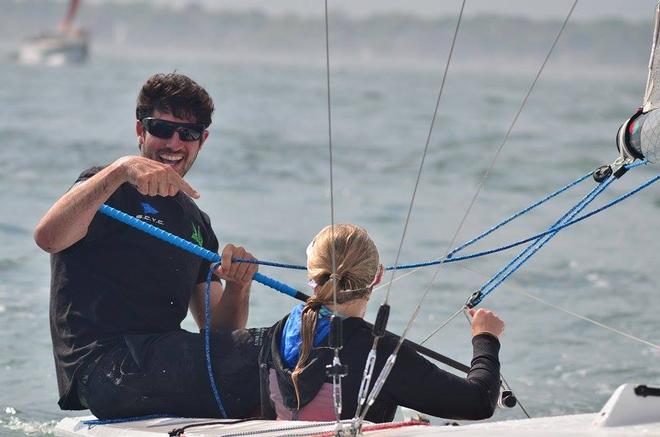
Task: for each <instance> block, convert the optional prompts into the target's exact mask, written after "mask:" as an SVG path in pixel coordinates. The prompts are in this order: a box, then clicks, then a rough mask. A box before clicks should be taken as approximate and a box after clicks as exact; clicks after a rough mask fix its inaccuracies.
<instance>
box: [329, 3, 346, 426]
mask: <svg viewBox="0 0 660 437" xmlns="http://www.w3.org/2000/svg"><path fill="white" fill-rule="evenodd" d="M324 6H325V8H324V17H325V72H326V85H327V86H326V89H327V97H328V98H327V104H328V107H327V110H328V155H329V171H330V241H331V244H330V254H331V260H332V274H331V275H330V278H328V280H329V281H332V302H333V307H332V316H331V318H330V334H329V335H330V346H331V347H332V348H333V350H334V354H333V355H334V356H333V358H332V364H330V365H329V366H327V367H326V371H327V372H328V375H329V376H331V377H332V400H333V407H334V412H335V424H336V426H335V430H336V432H337V433H338V434H339V433H340V431H341V429H342V425H341V413H342V392H341V379H342V378H343V377H344V376H345V375H346V370H345V367H344V366H342V364H341V361H340V359H339V350H340V349H341V347H342V338H341V336H342V330H341V323H342V320H341V318H340V317H339V316H338V315H337V283H338V282H339V280H338V278H337V258H336V254H335V202H334V180H333V171H332V169H333V165H332V164H333V159H332V109H331V88H330V36H329V35H330V32H329V24H328V21H329V20H328V0H325V1H324Z"/></svg>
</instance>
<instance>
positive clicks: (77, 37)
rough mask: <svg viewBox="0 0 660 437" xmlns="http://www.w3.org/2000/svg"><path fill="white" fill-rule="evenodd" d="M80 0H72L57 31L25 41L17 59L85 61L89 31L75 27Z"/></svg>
mask: <svg viewBox="0 0 660 437" xmlns="http://www.w3.org/2000/svg"><path fill="white" fill-rule="evenodd" d="M79 5H80V0H70V1H69V9H68V11H67V14H66V17H64V20H62V22H60V24H59V26H58V29H57V31H54V32H49V33H43V34H41V35H38V36H35V37H31V38H28V39H26V40H24V41H23V43H22V44H21V46H20V48H19V50H18V52H17V54H16V60H17V62H19V63H21V64H43V65H64V64H72V63H82V62H85V60H86V59H87V56H88V53H89V41H88V37H87V31H86V30H84V29H81V28H74V27H73V20H74V18H75V16H76V13H77V11H78V7H79Z"/></svg>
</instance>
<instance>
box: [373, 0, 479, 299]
mask: <svg viewBox="0 0 660 437" xmlns="http://www.w3.org/2000/svg"><path fill="white" fill-rule="evenodd" d="M465 2H466V0H463V2H462V3H461V10H460V12H459V14H458V20H457V21H456V27H455V29H454V35H453V37H452V40H451V46H450V47H449V55H448V56H447V62H446V64H445V70H444V72H443V74H442V82H441V84H440V91H438V97H437V99H436V102H435V109H434V110H433V117H432V118H431V125H430V126H429V132H428V134H427V136H426V143H425V144H424V152H423V153H422V160H421V161H420V163H419V170H418V171H417V178H416V180H415V187H414V188H413V193H412V196H411V197H410V205H409V206H408V212H407V214H406V219H405V222H404V225H403V233H402V234H401V241H400V242H399V248H398V249H397V251H396V257H395V258H394V267H393V269H392V276H391V279H390V281H389V282H388V284H390V285H391V284H392V282H394V275H395V272H396V270H397V269H396V266H397V265H398V264H399V256H400V255H401V249H402V248H403V242H404V240H405V238H406V231H407V230H408V224H409V222H410V216H411V215H412V209H413V206H414V205H415V197H416V196H417V188H418V187H419V181H420V180H421V178H422V170H423V169H424V161H425V160H426V155H427V154H428V150H429V145H430V143H431V135H432V134H433V127H434V126H435V120H436V118H437V115H438V108H439V107H440V101H441V100H442V92H443V91H444V89H445V83H446V81H447V73H448V72H449V66H450V64H451V59H452V56H453V54H454V47H455V45H456V38H457V36H458V31H459V29H460V26H461V20H462V18H463V11H464V9H465ZM390 285H388V287H387V293H386V294H385V303H387V301H388V300H389V297H390V288H391V287H390Z"/></svg>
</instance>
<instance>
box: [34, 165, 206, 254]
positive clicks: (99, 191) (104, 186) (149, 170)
mask: <svg viewBox="0 0 660 437" xmlns="http://www.w3.org/2000/svg"><path fill="white" fill-rule="evenodd" d="M124 182H130V183H131V184H133V185H135V186H136V188H137V190H138V191H139V192H140V193H142V194H145V195H150V196H156V195H160V196H173V195H175V194H176V193H177V192H178V191H179V190H182V191H184V192H185V193H186V194H188V195H189V196H191V197H195V198H197V197H199V194H198V193H197V192H196V191H195V190H194V189H193V188H192V187H191V186H190V185H188V183H187V182H185V181H184V180H183V179H182V178H181V176H179V175H178V174H177V173H176V171H174V170H173V169H172V168H171V167H169V166H167V165H165V164H162V163H160V162H156V161H153V160H150V159H147V158H143V157H139V156H125V157H123V158H120V159H118V160H117V161H115V162H113V163H112V164H110V165H109V166H107V167H106V168H104V169H103V170H101V171H100V172H98V173H97V174H95V175H94V176H92V177H91V178H89V179H88V180H86V181H84V182H82V183H80V184H76V185H75V186H74V187H73V188H71V189H70V190H69V191H68V192H67V193H65V194H64V195H63V196H62V197H60V198H59V199H58V200H57V201H56V202H55V204H54V205H53V206H52V207H51V208H50V209H49V210H48V212H47V213H46V214H45V215H44V216H43V217H42V218H41V220H40V221H39V223H38V224H37V227H36V229H35V231H34V240H35V242H36V243H37V245H38V246H39V247H41V248H42V249H43V250H45V251H46V252H50V253H56V252H60V251H62V250H64V249H66V248H68V247H70V246H71V245H73V244H75V243H76V242H78V241H79V240H80V239H82V238H83V237H84V236H85V235H87V229H88V228H89V224H90V223H91V222H92V219H93V218H94V214H96V211H97V210H98V209H99V207H100V206H101V205H102V204H103V202H105V201H106V200H108V198H109V197H110V196H111V195H112V193H114V192H115V191H116V190H117V188H119V187H120V186H121V185H122V184H123V183H124Z"/></svg>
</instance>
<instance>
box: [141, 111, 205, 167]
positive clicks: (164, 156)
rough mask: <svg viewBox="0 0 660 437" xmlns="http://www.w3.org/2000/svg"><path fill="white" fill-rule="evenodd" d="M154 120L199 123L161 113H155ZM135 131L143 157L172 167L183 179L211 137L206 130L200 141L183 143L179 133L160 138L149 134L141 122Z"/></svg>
mask: <svg viewBox="0 0 660 437" xmlns="http://www.w3.org/2000/svg"><path fill="white" fill-rule="evenodd" d="M153 118H157V119H160V120H167V121H173V122H177V123H195V122H196V121H197V120H186V119H183V118H178V117H175V116H173V115H172V114H169V113H164V112H159V111H154V114H153ZM135 130H136V132H137V135H138V142H139V144H140V152H141V153H142V156H144V157H145V158H149V159H153V160H154V161H158V162H162V163H163V164H167V165H169V166H171V167H172V168H173V169H174V170H176V172H177V173H179V174H180V175H181V176H182V177H183V176H184V175H185V174H186V173H187V172H188V170H190V167H192V165H193V162H195V158H197V154H198V153H199V151H200V150H201V148H202V145H203V144H204V141H206V138H207V137H208V135H209V133H208V131H207V130H204V132H203V133H202V136H201V137H200V139H199V140H195V141H182V140H181V138H180V137H179V132H174V135H172V137H171V138H167V139H165V138H159V137H157V136H154V135H152V134H150V133H149V132H147V130H146V129H145V128H144V126H143V125H142V123H141V122H140V121H139V120H138V122H137V123H136V126H135Z"/></svg>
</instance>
